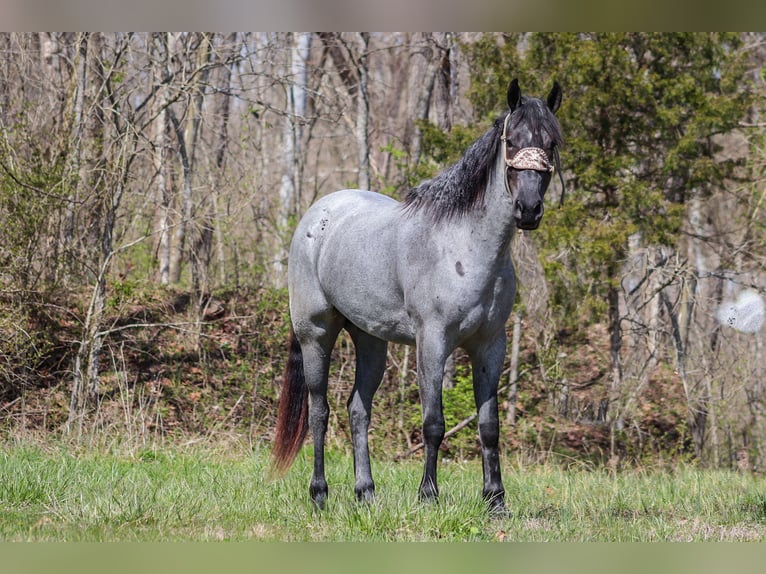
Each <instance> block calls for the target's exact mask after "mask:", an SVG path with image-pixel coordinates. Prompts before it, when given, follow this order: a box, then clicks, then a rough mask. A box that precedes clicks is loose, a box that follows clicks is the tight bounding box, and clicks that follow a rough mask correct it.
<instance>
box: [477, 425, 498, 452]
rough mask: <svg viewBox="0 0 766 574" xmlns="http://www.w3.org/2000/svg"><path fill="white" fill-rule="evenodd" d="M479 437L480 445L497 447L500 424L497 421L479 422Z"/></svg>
mask: <svg viewBox="0 0 766 574" xmlns="http://www.w3.org/2000/svg"><path fill="white" fill-rule="evenodd" d="M479 438H480V439H481V444H482V446H484V447H486V448H497V445H498V442H499V441H500V425H499V423H498V422H497V421H492V422H482V423H479Z"/></svg>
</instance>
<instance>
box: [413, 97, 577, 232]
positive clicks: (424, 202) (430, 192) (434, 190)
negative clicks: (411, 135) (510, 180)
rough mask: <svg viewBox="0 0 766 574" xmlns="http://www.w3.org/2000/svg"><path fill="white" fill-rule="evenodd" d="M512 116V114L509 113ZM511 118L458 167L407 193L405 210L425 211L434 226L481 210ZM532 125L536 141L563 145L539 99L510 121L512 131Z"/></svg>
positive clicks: (529, 102)
mask: <svg viewBox="0 0 766 574" xmlns="http://www.w3.org/2000/svg"><path fill="white" fill-rule="evenodd" d="M509 113H510V112H509ZM507 115H508V114H507V113H506V114H504V115H503V116H501V117H500V118H498V119H496V120H495V122H494V123H493V125H492V127H491V128H490V129H489V130H488V131H487V132H486V133H485V134H484V135H482V136H481V137H479V139H477V140H476V141H475V142H473V143H472V144H471V145H470V146H469V147H468V149H467V150H466V151H465V153H464V154H463V157H461V158H460V159H459V160H458V161H457V162H456V163H454V164H452V165H451V166H449V167H447V168H446V169H444V170H443V171H441V172H440V173H438V174H437V175H436V176H434V177H433V178H432V179H429V180H426V181H424V182H422V183H421V184H420V185H418V186H417V187H413V188H411V189H409V190H408V191H407V194H406V195H405V197H404V209H405V210H406V211H407V212H409V213H411V212H414V211H425V212H426V213H427V214H428V215H429V216H430V217H431V219H432V220H433V221H434V222H438V221H442V220H450V219H459V218H460V217H462V216H463V215H465V214H467V213H469V212H470V211H472V210H473V209H475V208H476V207H477V206H481V205H482V204H483V200H484V194H485V192H486V190H487V184H488V183H489V177H490V174H491V173H492V170H493V169H494V167H495V161H496V159H497V153H498V146H499V145H500V136H501V134H502V132H503V123H504V121H505V118H506V116H507ZM521 122H526V123H529V125H530V127H531V128H532V130H533V134H534V135H535V137H539V136H540V133H541V132H542V131H545V132H547V133H548V134H549V135H550V137H551V138H552V139H553V140H554V142H555V143H556V144H557V145H560V144H561V143H562V142H563V138H562V136H561V128H560V127H559V124H558V121H557V120H556V117H555V116H554V115H553V114H552V113H551V112H550V110H548V108H547V106H546V105H545V104H544V103H543V102H542V101H540V100H538V99H533V98H529V99H525V100H524V101H523V103H522V104H521V105H520V106H519V107H518V108H517V109H516V111H515V112H514V113H513V116H512V118H511V122H510V123H511V127H512V126H514V125H516V124H518V123H521Z"/></svg>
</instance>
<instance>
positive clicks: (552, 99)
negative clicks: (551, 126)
mask: <svg viewBox="0 0 766 574" xmlns="http://www.w3.org/2000/svg"><path fill="white" fill-rule="evenodd" d="M547 103H548V107H549V108H550V110H551V111H552V112H553V113H554V114H555V113H556V111H557V110H558V109H559V106H560V105H561V86H559V83H558V82H553V88H551V93H550V94H548V100H547Z"/></svg>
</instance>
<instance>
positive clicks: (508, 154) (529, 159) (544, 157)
mask: <svg viewBox="0 0 766 574" xmlns="http://www.w3.org/2000/svg"><path fill="white" fill-rule="evenodd" d="M511 115H512V114H508V115H507V116H505V121H504V122H503V135H501V136H500V139H501V140H503V159H504V160H505V171H506V173H505V177H504V178H503V180H504V182H505V189H506V191H507V192H508V194H509V195H513V194H512V193H511V189H510V187H509V186H508V173H507V171H508V169H509V168H510V169H518V170H526V169H531V170H534V171H544V172H547V173H553V171H554V169H553V165H554V164H553V163H551V160H550V159H549V158H548V153H547V152H546V151H545V150H544V149H542V148H539V147H522V148H516V147H511V146H509V145H508V138H507V137H506V135H505V134H506V132H507V130H508V121H509V120H510V119H511ZM552 153H553V159H554V161H555V162H556V163H555V165H556V171H558V173H559V179H560V180H561V198H560V199H559V205H564V194H565V193H566V185H565V184H564V174H562V173H561V166H560V165H559V154H558V150H557V149H556V148H555V147H554V148H553V152H552Z"/></svg>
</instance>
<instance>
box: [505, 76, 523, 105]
mask: <svg viewBox="0 0 766 574" xmlns="http://www.w3.org/2000/svg"><path fill="white" fill-rule="evenodd" d="M520 103H521V88H519V80H518V78H513V80H511V85H510V86H508V107H509V108H510V109H511V111H514V110H515V109H516V108H518V107H519V104H520Z"/></svg>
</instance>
